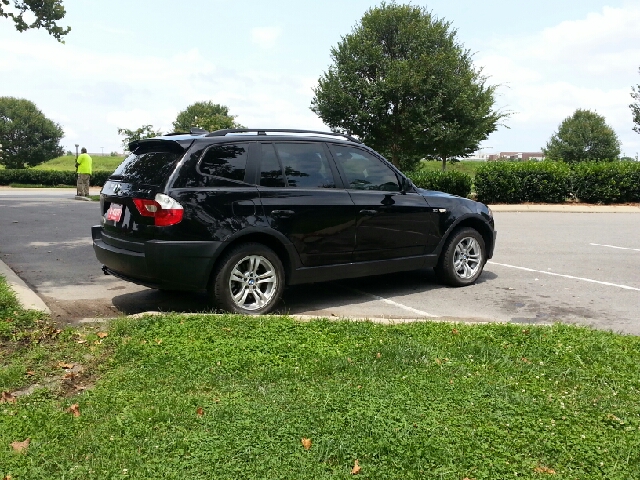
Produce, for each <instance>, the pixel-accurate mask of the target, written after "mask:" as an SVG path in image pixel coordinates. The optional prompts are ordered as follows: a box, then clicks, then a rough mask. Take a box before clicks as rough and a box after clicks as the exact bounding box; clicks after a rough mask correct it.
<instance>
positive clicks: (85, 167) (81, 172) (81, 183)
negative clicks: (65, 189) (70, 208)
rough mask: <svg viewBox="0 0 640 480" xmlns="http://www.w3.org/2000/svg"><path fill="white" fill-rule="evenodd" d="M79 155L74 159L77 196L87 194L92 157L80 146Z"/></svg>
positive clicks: (86, 195) (85, 195)
mask: <svg viewBox="0 0 640 480" xmlns="http://www.w3.org/2000/svg"><path fill="white" fill-rule="evenodd" d="M80 152H81V153H80V155H79V156H78V158H77V159H76V169H77V171H78V196H79V197H88V196H89V180H90V179H91V165H92V163H93V159H92V158H91V156H90V155H89V154H88V153H87V149H86V148H84V147H82V150H81V151H80Z"/></svg>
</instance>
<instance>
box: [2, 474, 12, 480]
mask: <svg viewBox="0 0 640 480" xmlns="http://www.w3.org/2000/svg"><path fill="white" fill-rule="evenodd" d="M12 478H13V477H12V476H11V475H5V476H4V477H2V480H11V479H12Z"/></svg>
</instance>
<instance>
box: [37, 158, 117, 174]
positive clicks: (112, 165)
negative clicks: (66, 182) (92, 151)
mask: <svg viewBox="0 0 640 480" xmlns="http://www.w3.org/2000/svg"><path fill="white" fill-rule="evenodd" d="M91 158H92V159H93V165H92V168H93V170H95V171H97V170H109V171H112V172H113V171H114V170H115V169H116V167H117V166H118V165H120V164H121V163H122V160H124V158H125V157H123V156H118V157H111V156H104V157H103V156H100V155H94V156H92V157H91ZM75 162H76V156H75V155H64V156H62V157H58V158H54V159H53V160H49V161H48V162H44V163H42V164H40V165H37V166H35V167H33V168H34V169H36V170H62V171H64V170H66V171H75V169H76V166H75Z"/></svg>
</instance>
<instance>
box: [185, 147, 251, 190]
mask: <svg viewBox="0 0 640 480" xmlns="http://www.w3.org/2000/svg"><path fill="white" fill-rule="evenodd" d="M248 150H249V148H248V145H247V144H242V143H227V144H224V145H214V146H212V147H209V148H208V149H207V150H206V151H205V152H204V155H203V156H202V158H201V159H200V162H199V163H198V166H197V167H196V171H197V172H198V173H199V174H200V175H202V177H203V179H202V181H203V184H204V185H203V186H215V185H231V184H230V183H229V182H222V183H220V182H219V181H218V180H216V179H215V178H212V177H220V178H223V179H228V180H235V181H237V182H244V173H245V168H246V166H247V153H248Z"/></svg>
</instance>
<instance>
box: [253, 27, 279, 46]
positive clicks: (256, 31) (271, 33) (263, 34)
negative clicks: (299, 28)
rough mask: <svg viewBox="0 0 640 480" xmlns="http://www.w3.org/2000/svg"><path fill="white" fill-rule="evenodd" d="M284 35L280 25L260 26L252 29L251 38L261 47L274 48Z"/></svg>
mask: <svg viewBox="0 0 640 480" xmlns="http://www.w3.org/2000/svg"><path fill="white" fill-rule="evenodd" d="M280 35H282V29H281V28H280V27H258V28H253V29H251V40H252V41H253V43H255V44H256V45H258V46H259V47H261V48H265V49H268V48H273V47H275V45H276V42H277V40H278V38H280Z"/></svg>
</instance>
